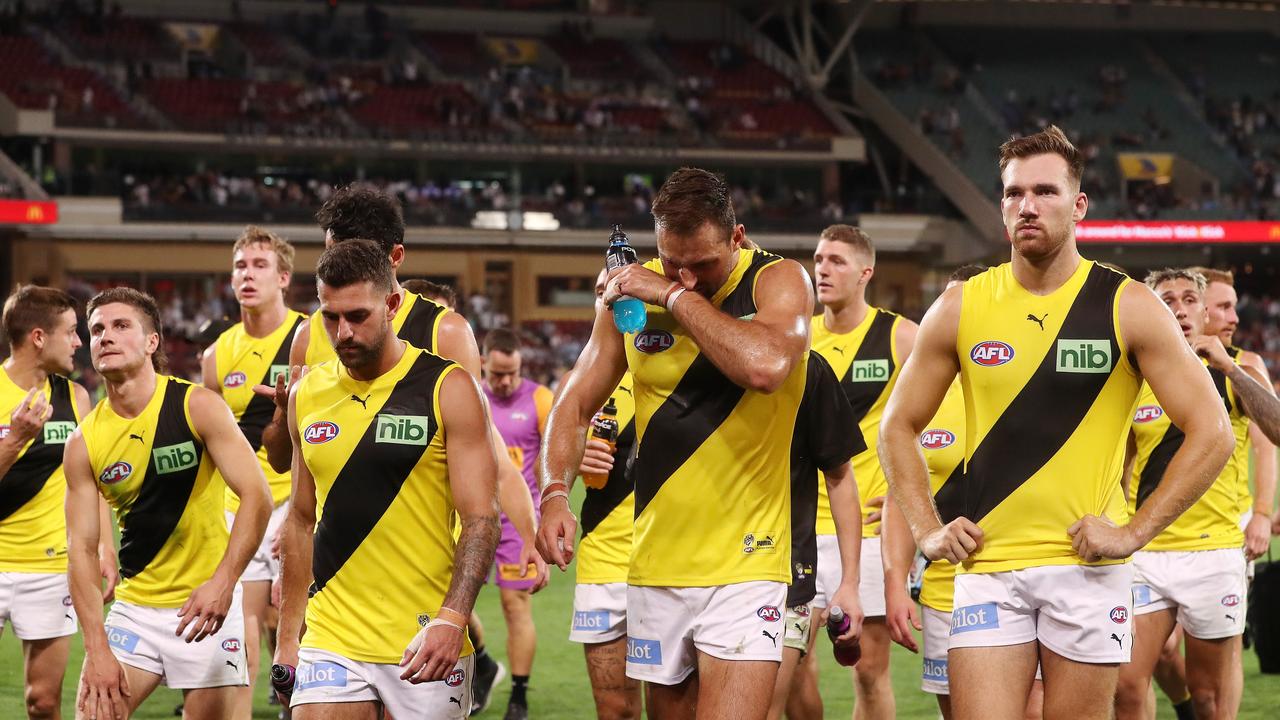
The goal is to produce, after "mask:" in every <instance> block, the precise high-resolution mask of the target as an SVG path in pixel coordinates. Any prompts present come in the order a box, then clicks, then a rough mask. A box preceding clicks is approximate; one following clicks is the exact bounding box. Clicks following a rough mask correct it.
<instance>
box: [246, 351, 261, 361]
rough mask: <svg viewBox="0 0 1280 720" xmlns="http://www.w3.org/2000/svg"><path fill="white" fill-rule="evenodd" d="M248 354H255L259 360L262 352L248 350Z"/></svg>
mask: <svg viewBox="0 0 1280 720" xmlns="http://www.w3.org/2000/svg"><path fill="white" fill-rule="evenodd" d="M249 354H250V355H256V356H257V357H258V359H259V360H261V359H262V353H260V352H258V351H257V350H250V351H249Z"/></svg>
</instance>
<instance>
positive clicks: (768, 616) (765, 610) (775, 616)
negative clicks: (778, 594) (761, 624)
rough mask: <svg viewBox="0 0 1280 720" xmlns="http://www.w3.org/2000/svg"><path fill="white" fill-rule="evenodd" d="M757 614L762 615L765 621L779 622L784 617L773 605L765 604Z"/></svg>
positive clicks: (761, 617)
mask: <svg viewBox="0 0 1280 720" xmlns="http://www.w3.org/2000/svg"><path fill="white" fill-rule="evenodd" d="M756 615H758V616H760V619H761V620H763V621H765V622H778V621H779V620H781V619H782V613H781V612H780V611H779V610H778V608H776V607H774V606H773V605H765V606H764V607H762V608H760V609H759V610H756Z"/></svg>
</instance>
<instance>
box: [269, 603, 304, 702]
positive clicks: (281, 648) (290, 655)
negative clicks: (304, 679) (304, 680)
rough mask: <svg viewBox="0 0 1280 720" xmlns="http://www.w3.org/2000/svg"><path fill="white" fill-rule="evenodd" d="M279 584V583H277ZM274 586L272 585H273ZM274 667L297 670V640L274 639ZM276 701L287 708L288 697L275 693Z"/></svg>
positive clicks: (272, 660)
mask: <svg viewBox="0 0 1280 720" xmlns="http://www.w3.org/2000/svg"><path fill="white" fill-rule="evenodd" d="M277 582H279V581H277ZM273 586H274V583H273ZM271 662H272V663H273V664H275V665H288V666H289V667H291V668H293V669H294V670H295V671H296V670H297V669H298V639H297V638H279V637H278V638H276V654H275V657H273V658H272V659H271ZM296 689H297V688H295V690H296ZM276 699H277V700H279V701H280V704H281V705H283V706H284V707H289V699H290V698H289V696H288V695H282V694H280V693H278V692H277V693H276Z"/></svg>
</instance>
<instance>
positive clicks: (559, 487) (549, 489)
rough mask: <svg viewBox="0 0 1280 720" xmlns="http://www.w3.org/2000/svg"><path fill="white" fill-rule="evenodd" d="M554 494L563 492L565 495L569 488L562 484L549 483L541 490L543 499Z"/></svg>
mask: <svg viewBox="0 0 1280 720" xmlns="http://www.w3.org/2000/svg"><path fill="white" fill-rule="evenodd" d="M555 492H563V493H565V494H568V493H569V486H568V485H565V484H564V483H562V482H549V483H547V484H546V485H545V486H543V488H542V497H544V498H545V497H546V496H547V495H550V494H551V493H555Z"/></svg>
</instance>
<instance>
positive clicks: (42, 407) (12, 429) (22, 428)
mask: <svg viewBox="0 0 1280 720" xmlns="http://www.w3.org/2000/svg"><path fill="white" fill-rule="evenodd" d="M51 417H53V405H50V404H49V402H48V400H46V399H45V396H44V393H43V392H41V393H38V394H37V392H36V388H32V389H31V391H30V392H28V393H27V396H26V397H24V398H22V402H20V403H18V407H16V408H14V409H13V414H12V415H10V416H9V435H8V437H9V438H11V442H13V443H15V444H17V445H18V447H22V446H23V445H26V444H27V443H28V442H30V441H31V440H32V439H33V438H35V436H36V434H37V433H39V432H40V429H41V428H43V427H44V423H45V421H46V420H48V419H49V418H51Z"/></svg>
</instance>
